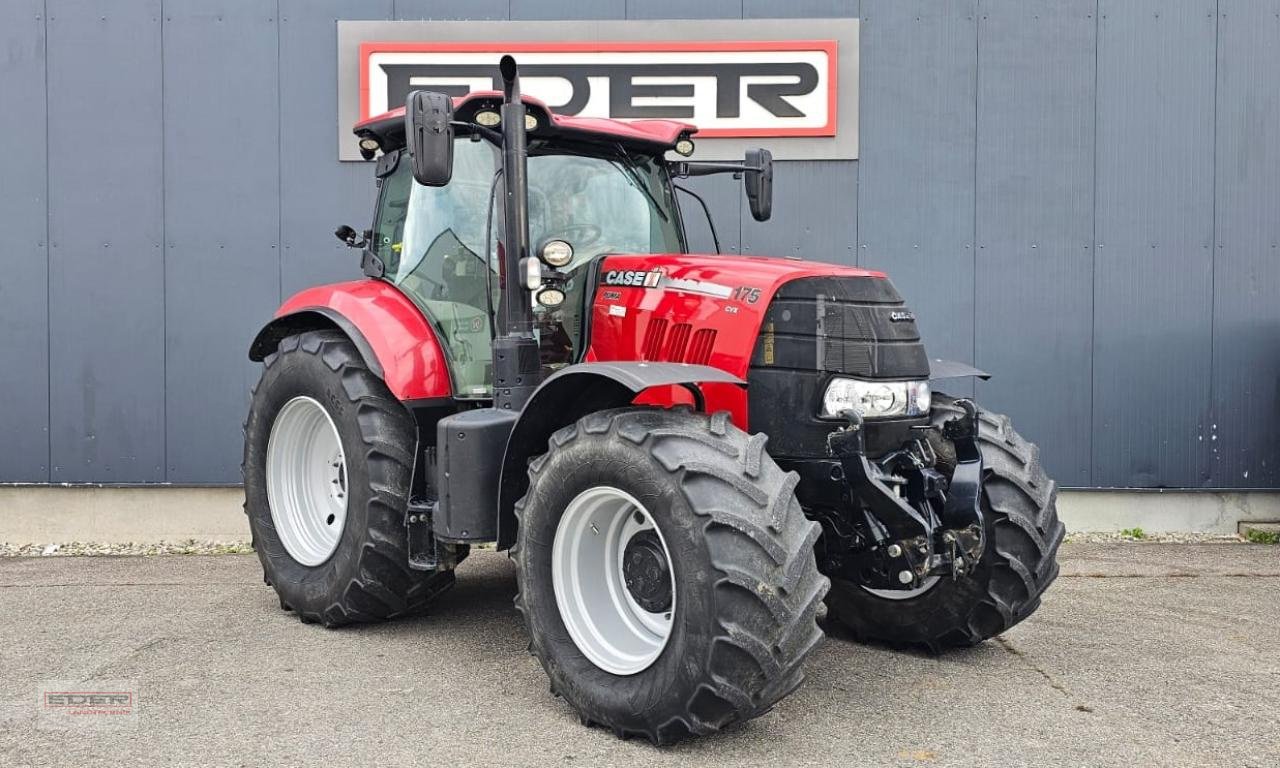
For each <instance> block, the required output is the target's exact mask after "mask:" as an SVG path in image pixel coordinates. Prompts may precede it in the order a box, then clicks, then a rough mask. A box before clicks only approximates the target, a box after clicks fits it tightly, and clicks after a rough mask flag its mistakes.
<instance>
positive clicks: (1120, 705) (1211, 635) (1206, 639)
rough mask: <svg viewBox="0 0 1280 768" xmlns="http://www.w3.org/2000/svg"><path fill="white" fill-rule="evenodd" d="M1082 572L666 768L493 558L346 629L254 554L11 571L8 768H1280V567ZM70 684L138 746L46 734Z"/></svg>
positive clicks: (1217, 553) (1136, 554)
mask: <svg viewBox="0 0 1280 768" xmlns="http://www.w3.org/2000/svg"><path fill="white" fill-rule="evenodd" d="M1062 564H1063V577H1062V578H1061V579H1059V581H1058V582H1057V583H1056V584H1055V585H1054V587H1053V588H1052V589H1051V590H1050V592H1049V594H1048V596H1047V598H1046V600H1045V603H1044V606H1043V607H1042V608H1041V610H1040V611H1039V612H1038V613H1037V614H1036V615H1035V616H1033V617H1032V618H1031V619H1030V620H1028V621H1027V622H1025V623H1023V624H1022V625H1020V626H1018V627H1016V628H1014V629H1013V630H1011V631H1010V632H1008V633H1007V634H1006V635H1004V636H1002V637H1001V638H999V639H998V640H995V641H991V642H987V643H984V644H983V645H981V646H979V647H977V648H973V649H968V650H964V651H959V652H955V653H951V654H948V655H945V656H942V657H941V658H934V657H929V656H924V655H920V654H916V653H909V652H901V651H893V650H890V649H885V648H879V647H867V646H862V645H857V644H854V643H852V642H850V641H848V640H847V639H846V638H843V637H841V636H840V633H839V631H838V630H834V629H829V634H830V635H831V637H829V639H828V640H827V642H826V643H825V644H824V645H823V646H821V647H820V648H819V650H818V651H817V652H816V653H815V655H814V657H813V658H812V659H811V661H810V664H809V667H808V669H809V674H808V680H807V682H806V683H805V685H804V686H802V687H801V689H800V690H799V691H798V692H797V693H796V694H794V695H793V696H791V697H790V698H788V699H786V700H784V701H783V702H782V703H781V704H780V705H779V706H778V707H777V708H776V709H775V710H774V711H773V712H771V713H769V714H768V715H766V716H764V717H762V718H760V719H758V720H755V721H752V722H750V723H747V724H744V725H740V726H736V727H733V728H731V729H729V730H728V731H726V732H724V733H722V734H719V735H717V736H715V737H712V738H707V739H701V740H695V741H691V742H686V743H683V744H681V745H678V746H677V747H675V748H669V749H662V750H660V749H655V748H653V747H651V746H649V745H648V744H645V743H640V742H635V741H629V742H623V741H619V740H618V739H616V738H614V737H613V736H612V735H611V734H608V733H606V732H604V731H601V730H599V729H586V728H583V727H582V726H580V725H579V724H578V722H577V720H576V719H575V718H574V717H573V716H572V714H571V712H570V710H569V708H568V707H567V706H566V705H565V704H564V703H563V702H562V701H560V700H559V699H555V698H553V697H552V696H550V695H549V694H548V692H547V684H546V679H545V677H544V675H543V673H542V670H541V668H540V667H539V666H538V664H537V663H536V662H535V661H534V660H533V659H532V658H531V657H529V656H528V655H526V653H525V650H524V649H525V642H526V640H525V637H524V629H523V627H522V625H521V624H520V622H519V619H518V617H517V615H516V614H515V612H514V611H513V610H512V608H511V597H512V595H513V593H514V590H515V582H514V577H513V569H512V567H511V564H510V563H509V562H508V561H507V560H506V558H505V557H504V556H502V555H498V554H494V553H492V552H482V553H478V554H476V555H475V556H473V557H472V558H471V559H470V560H468V561H467V562H466V563H464V564H463V565H462V567H461V568H460V571H459V583H458V585H457V586H456V587H455V588H454V589H453V590H452V591H451V592H450V593H449V594H448V595H447V596H446V597H445V598H443V599H442V600H441V602H440V603H439V604H438V605H437V607H436V608H435V609H434V611H433V612H432V614H431V615H430V616H426V617H422V618H417V619H412V620H406V621H399V622H394V623H390V624H386V625H379V626H368V627H356V628H347V629H342V630H336V631H327V630H324V629H321V628H319V627H316V626H304V625H302V624H299V623H298V621H297V620H296V618H294V616H293V615H292V614H288V613H284V612H282V611H281V610H280V609H279V607H278V605H277V603H276V600H275V596H274V593H273V592H272V591H271V590H270V589H269V588H268V587H265V586H263V584H262V579H261V571H260V569H259V567H258V564H257V561H256V558H254V557H252V556H236V555H228V556H220V557H197V556H167V557H154V558H112V557H103V558H0V616H3V619H4V620H3V622H0V670H3V675H2V676H0V765H3V766H13V767H14V768H18V767H19V766H36V765H58V766H66V765H95V764H105V763H108V762H110V763H112V764H115V765H128V766H150V765H155V766H171V765H180V764H181V765H197V764H198V765H245V766H269V765H325V764H327V765H335V766H348V765H387V766H399V765H431V766H442V765H467V766H473V765H499V764H501V765H583V766H593V767H594V766H631V765H637V766H639V765H643V766H666V765H699V766H720V765H723V766H739V765H752V766H760V765H841V766H857V765H891V766H970V765H972V766H1006V765H1008V766H1024V765H1025V766H1032V765H1035V766H1112V765H1115V766H1133V765H1142V766H1199V765H1215V766H1216V765H1224V766H1226V765H1231V766H1249V765H1252V766H1277V765H1280V727H1278V726H1280V600H1278V599H1277V598H1278V597H1280V547H1274V546H1272V547H1268V546H1258V545H1200V546H1189V545H1159V544H1109V545H1098V544H1069V545H1066V546H1065V547H1064V551H1063V557H1062ZM54 679H64V680H66V679H69V680H77V681H81V682H86V683H87V682H89V681H93V680H109V679H111V680H133V681H136V686H137V692H138V702H139V705H138V706H139V712H140V714H139V720H138V723H137V727H136V728H134V729H133V730H127V731H121V732H106V733H92V732H80V731H48V730H40V729H38V728H37V718H36V713H37V701H38V700H37V697H36V690H37V688H38V686H39V685H40V684H41V683H42V682H43V681H48V680H54Z"/></svg>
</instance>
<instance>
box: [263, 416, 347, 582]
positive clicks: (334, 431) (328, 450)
mask: <svg viewBox="0 0 1280 768" xmlns="http://www.w3.org/2000/svg"><path fill="white" fill-rule="evenodd" d="M267 504H268V506H269V507H270V508H271V521H272V522H273V523H274V524H275V527H276V534H277V535H278V536H279V537H280V543H281V544H283V545H284V548H285V551H287V552H288V553H289V556H290V557H292V558H293V559H294V560H296V561H298V562H299V563H301V564H303V565H307V566H316V565H320V564H321V563H323V562H324V561H326V560H328V559H329V557H330V556H331V555H333V552H334V550H336V549H337V548H338V541H339V540H340V539H341V538H342V531H343V529H344V528H345V527H346V524H347V459H346V456H345V455H343V452H342V439H341V438H340V437H339V436H338V428H337V427H336V426H335V425H334V423H333V419H332V418H330V417H329V413H328V411H326V410H325V409H324V406H322V405H320V403H319V402H317V401H316V400H314V399H312V398H310V397H295V398H293V399H292V400H290V401H289V402H287V403H285V404H284V407H283V408H281V409H280V413H278V414H276V420H275V423H273V424H272V425H271V438H270V440H269V441H268V442H267Z"/></svg>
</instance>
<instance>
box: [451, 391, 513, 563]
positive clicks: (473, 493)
mask: <svg viewBox="0 0 1280 768" xmlns="http://www.w3.org/2000/svg"><path fill="white" fill-rule="evenodd" d="M518 418H519V414H518V413H516V412H514V411H506V410H499V409H496V408H477V409H475V410H471V411H463V412H461V413H456V414H454V415H452V416H448V417H446V418H443V419H441V420H440V421H439V422H438V423H437V424H436V450H437V451H438V454H437V464H436V488H438V489H439V492H440V500H439V502H440V503H439V506H438V507H437V508H436V513H435V517H434V518H433V519H432V526H431V527H432V532H433V533H434V534H435V536H436V538H438V539H441V540H444V541H451V542H469V541H493V540H495V539H496V538H497V536H498V478H499V475H500V473H501V467H502V457H503V454H504V452H505V451H506V448H507V438H508V437H509V436H510V435H511V429H512V427H514V426H515V423H516V420H517V419H518Z"/></svg>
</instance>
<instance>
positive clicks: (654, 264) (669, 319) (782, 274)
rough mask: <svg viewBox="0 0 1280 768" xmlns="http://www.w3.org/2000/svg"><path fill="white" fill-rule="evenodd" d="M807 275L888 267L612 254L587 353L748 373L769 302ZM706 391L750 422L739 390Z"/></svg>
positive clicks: (713, 402)
mask: <svg viewBox="0 0 1280 768" xmlns="http://www.w3.org/2000/svg"><path fill="white" fill-rule="evenodd" d="M807 277H844V278H853V279H866V280H883V279H885V275H884V273H883V272H875V271H872V270H867V269H858V268H857V267H844V266H839V265H836V264H823V263H821V262H816V261H799V260H793V259H777V258H764V257H756V256H720V255H715V254H681V253H675V254H665V253H664V254H634V255H619V256H607V257H605V260H604V263H603V264H602V265H601V268H600V273H599V277H598V278H597V282H598V285H597V286H596V289H595V298H594V299H593V300H592V305H591V310H590V317H591V325H590V329H591V331H590V332H591V341H590V347H589V348H588V351H587V358H586V359H587V360H658V361H668V362H682V363H691V364H696V365H710V366H713V367H715V368H719V369H721V370H723V371H727V372H729V373H732V374H734V375H735V376H739V377H742V378H745V377H746V374H747V369H748V368H749V367H750V365H751V358H752V355H753V354H754V352H755V348H756V341H757V339H758V338H759V335H760V332H761V324H762V323H763V321H764V317H765V311H766V310H767V309H768V307H769V302H771V301H772V300H773V297H774V294H775V293H777V291H778V289H780V288H781V287H782V286H783V284H785V283H788V282H790V281H792V280H798V279H801V278H807ZM704 394H705V395H706V407H707V410H708V411H715V410H720V409H724V410H728V411H730V413H732V414H733V417H734V421H735V422H737V423H738V424H739V425H740V426H743V427H744V428H745V425H746V423H747V422H746V396H745V393H744V392H743V391H742V390H741V389H739V388H737V387H729V386H727V385H707V386H706V387H704ZM657 402H661V401H657Z"/></svg>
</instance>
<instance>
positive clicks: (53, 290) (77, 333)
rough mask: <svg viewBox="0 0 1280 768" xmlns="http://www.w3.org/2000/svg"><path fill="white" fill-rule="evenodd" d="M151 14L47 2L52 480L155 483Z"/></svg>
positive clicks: (160, 353)
mask: <svg viewBox="0 0 1280 768" xmlns="http://www.w3.org/2000/svg"><path fill="white" fill-rule="evenodd" d="M160 10H161V9H160V2H159V0H129V2H124V1H123V0H122V1H121V2H115V3H111V4H110V6H109V7H108V6H105V5H103V4H102V3H99V2H96V1H95V0H50V2H49V4H48V14H49V19H48V47H49V52H48V80H49V93H50V94H52V95H53V96H54V97H53V98H50V99H49V145H50V146H51V147H58V148H59V149H60V151H56V152H52V153H50V156H49V208H50V210H49V223H50V248H49V274H50V277H49V300H50V323H49V336H50V361H49V363H50V393H49V397H50V400H51V403H50V410H51V424H50V440H51V443H52V451H51V453H52V462H53V467H52V470H51V478H52V480H53V481H54V482H63V481H76V482H156V481H160V480H163V479H164V253H163V250H162V234H163V233H162V228H163V224H162V218H163V217H162V210H161V209H162V202H161V200H162V188H163V171H162V164H163V161H162V157H163V155H162V152H161V146H162V143H161V142H162V141H163V130H162V128H161V109H160V62H161V49H160ZM72 148H78V149H79V150H80V151H71V150H72ZM99 150H102V151H99Z"/></svg>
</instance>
